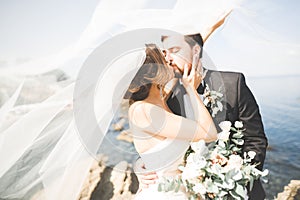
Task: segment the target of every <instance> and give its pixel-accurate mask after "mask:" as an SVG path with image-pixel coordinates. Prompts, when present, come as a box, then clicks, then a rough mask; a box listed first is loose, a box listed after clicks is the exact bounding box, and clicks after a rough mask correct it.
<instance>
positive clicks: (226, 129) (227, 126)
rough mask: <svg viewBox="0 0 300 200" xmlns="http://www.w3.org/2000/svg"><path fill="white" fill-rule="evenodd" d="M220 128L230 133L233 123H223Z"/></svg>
mask: <svg viewBox="0 0 300 200" xmlns="http://www.w3.org/2000/svg"><path fill="white" fill-rule="evenodd" d="M219 126H220V128H221V129H222V131H226V132H229V131H230V128H231V122H230V121H222V122H221V123H220V124H219Z"/></svg>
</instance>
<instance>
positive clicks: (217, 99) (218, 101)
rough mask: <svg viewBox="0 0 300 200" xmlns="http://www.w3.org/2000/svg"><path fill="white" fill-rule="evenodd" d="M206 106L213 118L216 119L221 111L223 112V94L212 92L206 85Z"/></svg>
mask: <svg viewBox="0 0 300 200" xmlns="http://www.w3.org/2000/svg"><path fill="white" fill-rule="evenodd" d="M203 96H204V100H203V103H204V105H205V106H206V107H207V108H208V109H209V111H210V113H211V115H212V117H215V116H216V114H217V113H218V112H219V111H221V112H222V111H223V104H222V101H223V94H222V93H220V92H217V91H214V90H210V88H209V86H208V85H207V84H206V86H205V91H204V95H203Z"/></svg>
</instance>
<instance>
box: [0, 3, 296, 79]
mask: <svg viewBox="0 0 300 200" xmlns="http://www.w3.org/2000/svg"><path fill="white" fill-rule="evenodd" d="M98 2H99V0H88V1H84V0H75V1H71V0H64V1H58V0H43V1H39V0H27V1H19V0H1V1H0V44H1V45H0V68H3V67H13V66H15V65H19V64H22V63H28V62H30V61H32V60H35V59H38V58H43V57H47V56H49V55H54V54H56V53H58V52H60V51H62V50H63V49H66V48H67V47H69V46H72V44H74V43H76V42H77V41H78V40H79V39H80V37H81V35H82V33H83V32H84V30H85V29H86V27H87V25H88V24H89V22H90V20H91V17H92V16H93V12H94V11H95V8H96V6H97V5H98ZM152 2H153V1H152ZM157 2H161V1H157ZM157 2H156V3H153V7H155V6H160V3H157ZM287 2H288V3H287ZM299 7H300V1H297V0H289V1H283V0H264V1H259V0H252V1H250V0H248V1H246V0H245V1H243V3H242V5H241V8H239V9H237V10H234V12H233V13H232V14H231V15H230V16H229V18H228V19H227V20H226V22H225V24H224V25H223V26H222V27H221V28H220V29H218V30H217V31H216V32H215V33H213V34H212V35H211V37H210V38H209V39H208V41H207V42H206V44H205V47H204V49H205V51H206V53H207V54H208V55H209V57H210V58H211V59H212V61H213V62H214V64H215V65H216V66H217V69H219V70H228V71H240V72H243V73H245V74H246V75H248V76H277V75H300V59H299V57H300V38H299V35H300V28H299V27H300V20H299V14H297V13H298V10H297V9H298V8H299ZM41 67H43V66H41Z"/></svg>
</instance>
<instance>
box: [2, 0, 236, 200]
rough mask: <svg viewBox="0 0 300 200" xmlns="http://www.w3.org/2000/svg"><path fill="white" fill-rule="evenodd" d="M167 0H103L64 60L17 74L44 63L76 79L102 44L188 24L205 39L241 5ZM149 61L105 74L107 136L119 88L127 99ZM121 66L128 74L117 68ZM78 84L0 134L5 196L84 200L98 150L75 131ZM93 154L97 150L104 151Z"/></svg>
mask: <svg viewBox="0 0 300 200" xmlns="http://www.w3.org/2000/svg"><path fill="white" fill-rule="evenodd" d="M163 2H164V3H163V4H162V3H161V1H160V0H159V1H158V0H157V1H152V0H129V1H119V0H102V1H100V3H99V5H98V6H97V8H96V10H95V13H94V15H93V17H92V19H91V21H90V23H89V24H88V26H87V28H86V30H85V31H84V32H83V33H82V36H81V38H80V40H79V41H78V42H77V43H76V44H74V45H72V46H70V47H68V48H66V49H65V50H63V51H62V52H61V53H60V54H58V55H54V56H51V57H48V58H44V59H42V60H38V61H36V62H31V63H28V64H26V66H24V65H23V66H21V67H19V68H15V69H11V70H10V72H13V73H15V72H16V71H18V73H23V74H36V73H42V72H44V71H43V68H41V65H45V68H44V69H47V70H51V69H54V68H61V69H65V70H66V69H67V70H70V69H71V68H72V69H74V72H73V73H74V75H76V74H77V73H78V71H79V69H80V66H81V65H82V64H83V63H84V61H85V60H86V58H87V57H88V55H89V54H90V53H91V52H92V51H93V50H94V49H95V48H96V47H97V46H98V45H101V44H102V43H103V42H105V41H107V40H108V39H110V38H112V37H113V36H115V35H117V34H120V33H122V32H125V31H128V30H133V29H138V28H163V29H173V30H174V31H180V30H179V29H181V30H182V27H187V28H186V30H185V31H187V32H188V31H189V30H188V29H189V28H188V27H193V29H196V30H199V32H201V33H203V34H205V32H206V30H208V29H209V28H210V27H211V26H212V25H213V24H214V23H215V22H216V21H218V20H219V19H220V17H222V16H224V13H228V12H229V11H230V10H231V9H233V8H234V7H235V5H237V1H228V0H177V1H176V0H166V1H163ZM186 25H191V26H186ZM176 27H177V28H176ZM178 27H181V28H178ZM190 31H192V30H190ZM158 41H159V39H158ZM120 45H121V44H120ZM143 56H144V54H143V53H141V52H140V51H137V52H133V53H131V54H127V56H125V57H123V58H120V59H117V60H116V61H115V62H114V63H113V64H112V65H111V66H109V67H108V68H107V69H108V70H106V71H105V72H104V73H103V74H102V75H103V77H105V78H103V79H101V81H102V82H100V83H99V84H100V85H104V86H105V87H99V88H98V90H97V91H95V101H94V102H95V105H94V107H95V113H96V117H97V120H99V121H101V122H102V124H101V127H100V129H101V130H102V131H103V132H106V131H107V129H108V126H109V123H110V121H111V119H112V117H113V112H112V111H113V110H114V106H115V104H114V103H116V102H112V101H111V99H112V96H113V95H115V94H114V93H115V91H119V94H118V96H120V97H121V96H122V94H124V92H125V90H126V88H127V87H128V85H129V83H130V78H132V77H133V75H134V72H136V70H137V69H138V67H139V66H140V65H141V63H142V61H143V59H144V57H143ZM120 65H122V67H123V68H122V69H120V68H118V66H120ZM35 69H39V70H35ZM128 71H131V72H133V73H132V74H131V76H129V77H128V79H127V82H126V83H124V84H123V85H122V86H121V88H120V84H118V83H119V82H117V81H114V80H118V79H120V78H122V77H123V76H124V75H125V74H127V73H128ZM112 77H113V78H112ZM74 84H75V83H72V84H70V85H69V86H67V87H64V88H63V89H61V90H60V91H59V92H58V93H56V94H54V95H53V96H51V97H49V98H48V99H47V100H45V101H43V102H40V103H38V104H36V106H34V108H32V109H31V111H30V112H28V113H27V114H25V115H24V116H22V117H21V119H19V120H18V121H16V122H15V123H13V124H12V125H11V126H9V127H8V128H7V129H5V130H3V131H2V132H0V160H1V165H0V198H3V199H9V198H19V199H21V198H26V197H28V196H30V195H31V193H34V192H36V188H41V189H42V190H44V192H45V195H44V196H43V198H45V199H49V200H52V199H76V198H78V195H79V193H80V191H81V187H82V184H83V182H84V180H85V178H86V176H87V174H88V171H89V168H90V166H91V164H92V161H93V156H92V155H91V153H92V154H96V152H88V151H87V149H86V148H85V146H84V145H83V144H82V141H81V138H80V135H78V132H77V129H76V124H75V122H74V119H73V114H72V103H73V91H74ZM21 90H22V85H20V87H19V88H18V89H17V90H16V92H15V94H14V95H13V96H12V97H11V98H10V100H8V101H7V103H6V104H5V105H4V106H2V107H1V109H0V119H1V121H2V120H3V121H4V120H5V116H6V115H7V113H8V112H9V110H11V109H12V108H13V105H14V103H15V102H16V99H17V97H18V94H19V93H20V91H21ZM120 101H121V99H120ZM87 117H88V116H87ZM91 137H92V135H91ZM88 139H90V140H91V139H93V138H88ZM99 142H100V141H98V143H99ZM93 144H97V142H96V143H93ZM92 149H94V150H97V146H95V147H92Z"/></svg>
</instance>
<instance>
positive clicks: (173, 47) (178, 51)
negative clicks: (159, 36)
mask: <svg viewBox="0 0 300 200" xmlns="http://www.w3.org/2000/svg"><path fill="white" fill-rule="evenodd" d="M163 46H164V48H165V49H166V50H167V51H166V60H167V61H168V63H169V64H170V65H171V66H172V67H173V69H174V71H175V73H176V74H181V75H182V74H183V69H184V65H185V64H187V65H188V67H189V70H190V68H191V66H192V60H193V55H192V48H191V47H190V45H189V44H188V43H187V42H186V41H185V39H184V36H183V35H173V36H167V37H165V38H164V40H163Z"/></svg>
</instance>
